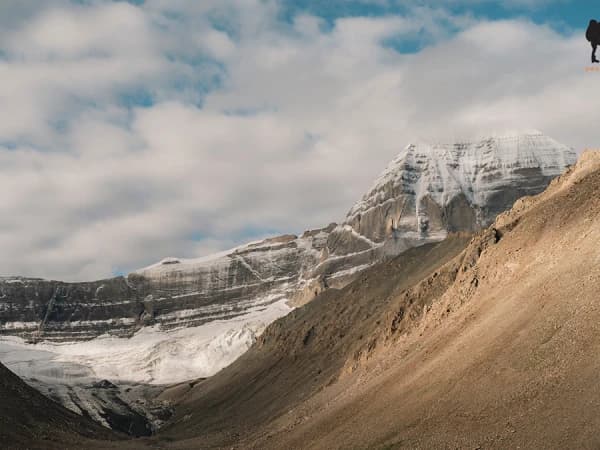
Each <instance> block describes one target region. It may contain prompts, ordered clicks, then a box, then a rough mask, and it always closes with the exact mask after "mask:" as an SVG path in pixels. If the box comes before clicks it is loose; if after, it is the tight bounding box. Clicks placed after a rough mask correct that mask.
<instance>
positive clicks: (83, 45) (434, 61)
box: [0, 0, 600, 280]
mask: <svg viewBox="0 0 600 450" xmlns="http://www.w3.org/2000/svg"><path fill="white" fill-rule="evenodd" d="M19 5H21V6H19ZM49 5H50V6H48V7H47V8H45V9H43V10H36V9H35V8H34V7H33V6H32V4H28V3H27V2H24V3H22V4H20V3H11V4H10V7H9V8H6V6H5V5H4V4H2V6H1V7H0V12H2V13H4V16H3V17H4V18H6V16H7V15H9V14H10V13H12V14H14V21H13V22H11V25H10V26H6V27H3V28H2V29H3V30H4V31H3V32H2V33H1V36H0V38H1V39H0V80H2V82H1V83H0V99H1V100H2V101H0V114H1V116H2V117H3V120H2V121H0V186H1V188H2V189H0V248H2V250H3V251H2V254H1V255H0V274H7V275H8V274H22V275H34V276H45V277H53V278H62V279H69V280H75V279H88V278H96V277H103V276H110V275H111V273H112V272H113V271H115V270H130V269H134V268H136V267H141V266H144V265H146V264H148V263H151V262H154V261H155V260H158V259H160V258H162V257H163V256H167V255H176V256H197V255H199V254H202V253H205V252H209V251H214V250H218V249H222V248H224V247H229V246H232V245H234V244H237V243H240V242H242V241H244V240H247V239H254V238H255V237H257V236H259V235H263V234H268V233H271V232H277V231H279V232H288V231H289V232H301V231H302V230H303V229H305V228H308V227H316V226H320V225H326V224H327V223H328V222H330V221H332V220H341V219H342V218H343V215H344V213H345V212H346V211H347V210H348V209H349V207H350V206H351V204H352V203H353V202H354V201H355V200H356V199H358V197H359V196H360V195H361V194H362V193H363V191H364V190H365V189H366V188H367V187H368V185H369V184H370V183H371V181H372V180H373V178H374V177H375V176H376V175H377V173H378V172H379V171H380V170H381V169H382V168H383V167H384V166H385V165H386V163H387V162H388V160H389V159H390V158H392V157H393V156H394V155H395V154H396V153H397V152H399V151H400V150H401V149H402V148H403V147H404V146H405V145H406V144H407V143H408V142H409V141H410V140H412V139H414V138H424V139H446V138H452V137H455V136H469V135H473V134H481V133H485V132H487V131H490V130H494V129H501V128H514V127H526V128H538V129H541V130H543V131H545V132H547V133H548V134H550V135H552V136H554V137H556V138H557V139H559V140H562V141H564V142H565V143H567V144H571V145H574V146H576V147H577V148H581V147H585V146H593V145H594V139H595V135H594V131H595V129H596V128H597V124H596V123H595V117H596V116H594V111H595V110H594V109H593V104H591V102H588V101H587V100H588V96H589V93H590V92H593V90H594V88H595V86H596V85H597V81H598V80H597V78H598V76H600V75H598V73H585V72H584V70H583V68H584V66H585V64H586V62H587V58H589V54H588V53H589V49H588V48H587V46H586V45H585V44H586V43H585V42H582V39H581V36H579V35H577V36H573V37H569V36H566V37H565V36H562V35H558V34H556V33H555V32H554V31H553V30H552V29H550V28H548V27H545V26H539V25H534V24H532V23H529V22H525V21H504V22H480V21H477V20H475V19H474V18H473V17H470V16H452V15H450V14H448V13H447V12H445V11H444V10H442V9H437V8H434V9H427V8H424V7H422V8H415V9H414V10H412V12H411V13H410V14H409V15H407V16H406V17H398V16H390V17H383V18H367V17H362V18H346V19H339V20H338V21H336V23H335V24H334V27H333V29H327V27H325V26H324V24H323V22H322V20H321V19H318V18H316V17H313V16H310V15H306V14H305V15H301V16H297V17H296V18H295V20H294V22H293V23H291V24H289V23H284V22H282V21H281V20H280V19H279V15H278V13H279V10H278V5H277V3H275V2H261V1H258V0H236V1H228V2H221V1H214V2H212V1H210V2H209V1H203V2H193V1H183V0H177V1H168V2H167V1H161V0H153V1H147V2H146V3H145V4H144V5H143V6H140V7H138V6H133V5H130V4H126V3H104V2H92V3H90V4H84V5H74V4H71V3H69V2H62V1H56V2H52V3H50V2H49ZM17 7H18V10H17V9H16V8H17ZM456 27H458V28H459V29H461V30H463V31H461V32H459V33H458V34H455V35H453V34H451V32H450V28H456ZM403 37H404V38H410V39H415V38H422V39H425V41H426V42H428V43H429V45H428V46H427V47H426V48H424V49H423V50H422V51H420V52H418V53H414V54H399V53H397V52H395V51H394V50H393V49H391V48H389V47H388V46H385V45H383V43H384V42H385V41H386V40H387V39H389V38H403ZM140 97H141V98H140ZM144 97H151V98H152V100H153V104H152V105H151V106H149V107H141V106H142V104H144V103H145V101H146V100H147V99H145V98H144ZM145 106H148V105H145Z"/></svg>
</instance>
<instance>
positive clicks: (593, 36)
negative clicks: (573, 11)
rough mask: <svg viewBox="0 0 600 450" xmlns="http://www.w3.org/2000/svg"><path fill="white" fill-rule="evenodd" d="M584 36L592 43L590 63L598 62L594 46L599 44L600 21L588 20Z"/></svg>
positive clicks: (596, 46)
mask: <svg viewBox="0 0 600 450" xmlns="http://www.w3.org/2000/svg"><path fill="white" fill-rule="evenodd" d="M585 37H586V39H587V40H588V41H589V42H590V44H592V63H597V62H600V61H598V60H597V59H596V48H598V46H599V45H600V23H598V22H597V21H595V20H590V24H589V25H588V28H587V31H586V32H585Z"/></svg>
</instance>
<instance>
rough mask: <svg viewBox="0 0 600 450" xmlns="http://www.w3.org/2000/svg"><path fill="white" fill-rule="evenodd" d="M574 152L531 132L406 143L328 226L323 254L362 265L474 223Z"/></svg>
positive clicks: (482, 223)
mask: <svg viewBox="0 0 600 450" xmlns="http://www.w3.org/2000/svg"><path fill="white" fill-rule="evenodd" d="M575 160H576V155H575V152H573V150H572V149H570V148H569V147H567V146H565V145H563V144H560V143H558V142H556V141H555V140H553V139H551V138H549V137H547V136H544V135H543V134H541V133H539V132H530V133H526V134H516V135H505V136H495V137H489V138H486V139H482V140H479V141H473V142H453V143H438V144H426V143H418V144H410V145H408V146H407V147H406V148H405V149H404V151H403V152H401V153H400V154H399V155H398V157H397V158H396V159H394V160H393V161H392V162H391V163H390V164H389V165H388V167H387V168H386V169H385V170H384V171H383V173H382V174H381V175H380V176H379V178H378V179H377V180H376V181H375V183H374V184H373V186H372V187H371V189H369V191H368V192H367V193H366V194H365V196H364V197H363V198H362V199H361V200H360V201H359V202H357V203H356V204H355V205H354V206H353V207H352V209H350V211H349V212H348V215H347V216H346V219H345V221H344V223H342V224H341V225H340V226H338V227H336V228H335V229H334V230H333V231H332V233H330V235H329V238H328V242H327V249H328V251H329V255H330V257H329V259H330V260H335V261H338V269H348V268H351V267H356V266H362V267H364V266H365V265H368V264H372V263H374V262H375V261H377V260H379V259H380V258H381V257H384V256H390V255H396V254H398V253H400V252H402V251H404V250H406V248H408V247H412V246H415V245H420V244H422V243H425V242H431V241H439V240H441V239H444V238H445V237H446V236H447V234H448V233H449V232H457V231H467V232H473V231H477V230H480V229H482V228H483V227H486V226H488V225H489V224H490V223H491V222H492V221H493V220H494V218H495V217H496V216H497V215H498V214H499V213H501V212H503V211H505V210H507V209H509V208H510V207H511V206H512V205H513V203H514V202H515V201H516V200H517V199H518V198H520V197H522V196H524V195H533V194H537V193H539V192H541V191H543V190H544V189H545V188H546V186H547V185H548V183H549V182H550V181H551V180H552V178H554V177H556V176H557V175H560V174H561V173H562V172H563V171H564V170H565V169H566V168H567V167H568V166H570V165H572V164H574V163H575ZM339 261H343V264H339Z"/></svg>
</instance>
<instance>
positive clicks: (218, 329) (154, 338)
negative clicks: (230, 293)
mask: <svg viewBox="0 0 600 450" xmlns="http://www.w3.org/2000/svg"><path fill="white" fill-rule="evenodd" d="M286 302H287V299H285V298H281V299H280V300H278V301H276V302H273V303H270V304H267V305H266V306H265V305H263V303H265V302H257V303H260V304H261V305H260V306H258V307H256V308H254V309H251V310H249V311H248V312H247V313H246V314H244V315H242V316H238V317H235V318H230V319H228V320H225V321H219V320H216V321H212V322H209V323H206V324H204V325H201V326H198V327H188V328H179V329H174V330H162V329H161V327H160V325H155V326H152V327H145V328H142V329H141V330H140V331H139V332H137V333H136V334H135V335H134V336H133V337H131V338H118V337H111V336H100V337H98V338H95V339H92V340H90V341H84V342H73V343H51V342H40V343H37V344H28V343H26V342H25V341H24V340H23V339H21V338H18V337H0V361H2V362H3V363H4V364H5V365H6V366H7V367H8V368H9V369H11V370H12V371H13V372H15V373H16V374H17V375H19V376H21V377H24V378H25V379H31V378H35V379H37V380H39V381H42V382H45V383H48V384H56V383H68V384H77V383H88V382H90V380H91V379H96V380H98V379H100V380H104V379H106V380H110V381H112V382H115V383H119V382H125V383H147V384H172V383H179V382H182V381H186V380H191V379H196V378H204V377H209V376H211V375H213V374H215V373H216V372H218V371H219V370H221V369H222V368H223V367H225V366H227V365H229V364H231V363H232V362H233V361H235V360H236V359H237V358H238V357H239V356H241V355H242V354H243V353H244V352H245V351H246V350H247V349H248V348H249V347H250V346H251V345H252V343H253V342H254V341H255V339H256V338H257V336H259V335H260V334H261V333H262V332H263V331H264V329H265V328H266V326H267V325H268V324H269V323H271V322H272V321H274V320H276V319H277V318H279V317H281V316H284V315H285V314H287V313H288V312H289V311H291V309H292V308H290V307H289V306H288V305H287V304H286Z"/></svg>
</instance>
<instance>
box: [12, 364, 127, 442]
mask: <svg viewBox="0 0 600 450" xmlns="http://www.w3.org/2000/svg"><path fill="white" fill-rule="evenodd" d="M119 439H123V436H119V435H116V434H114V433H112V432H111V431H110V430H108V429H105V428H103V427H101V426H100V425H98V424H97V423H95V422H93V421H92V420H91V419H89V418H86V417H82V416H80V415H78V414H75V413H74V412H72V411H69V410H68V409H66V408H64V407H62V406H61V405H59V404H58V403H55V402H53V401H52V400H50V399H48V398H47V397H45V396H43V395H42V394H41V393H39V392H38V391H36V390H35V389H34V388H32V387H30V386H28V385H27V384H25V382H23V381H22V380H21V379H20V378H19V377H18V376H17V375H15V374H14V373H12V372H11V371H10V370H8V369H7V368H6V367H5V366H4V365H2V364H0V443H2V444H1V446H2V448H28V449H55V448H56V449H64V448H77V447H79V446H81V445H86V443H89V444H90V445H94V446H96V445H100V442H99V441H102V442H103V443H102V445H103V446H105V447H108V446H109V445H112V444H117V442H116V441H118V440H119ZM113 440H114V441H115V442H114V443H113V442H110V441H113Z"/></svg>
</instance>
